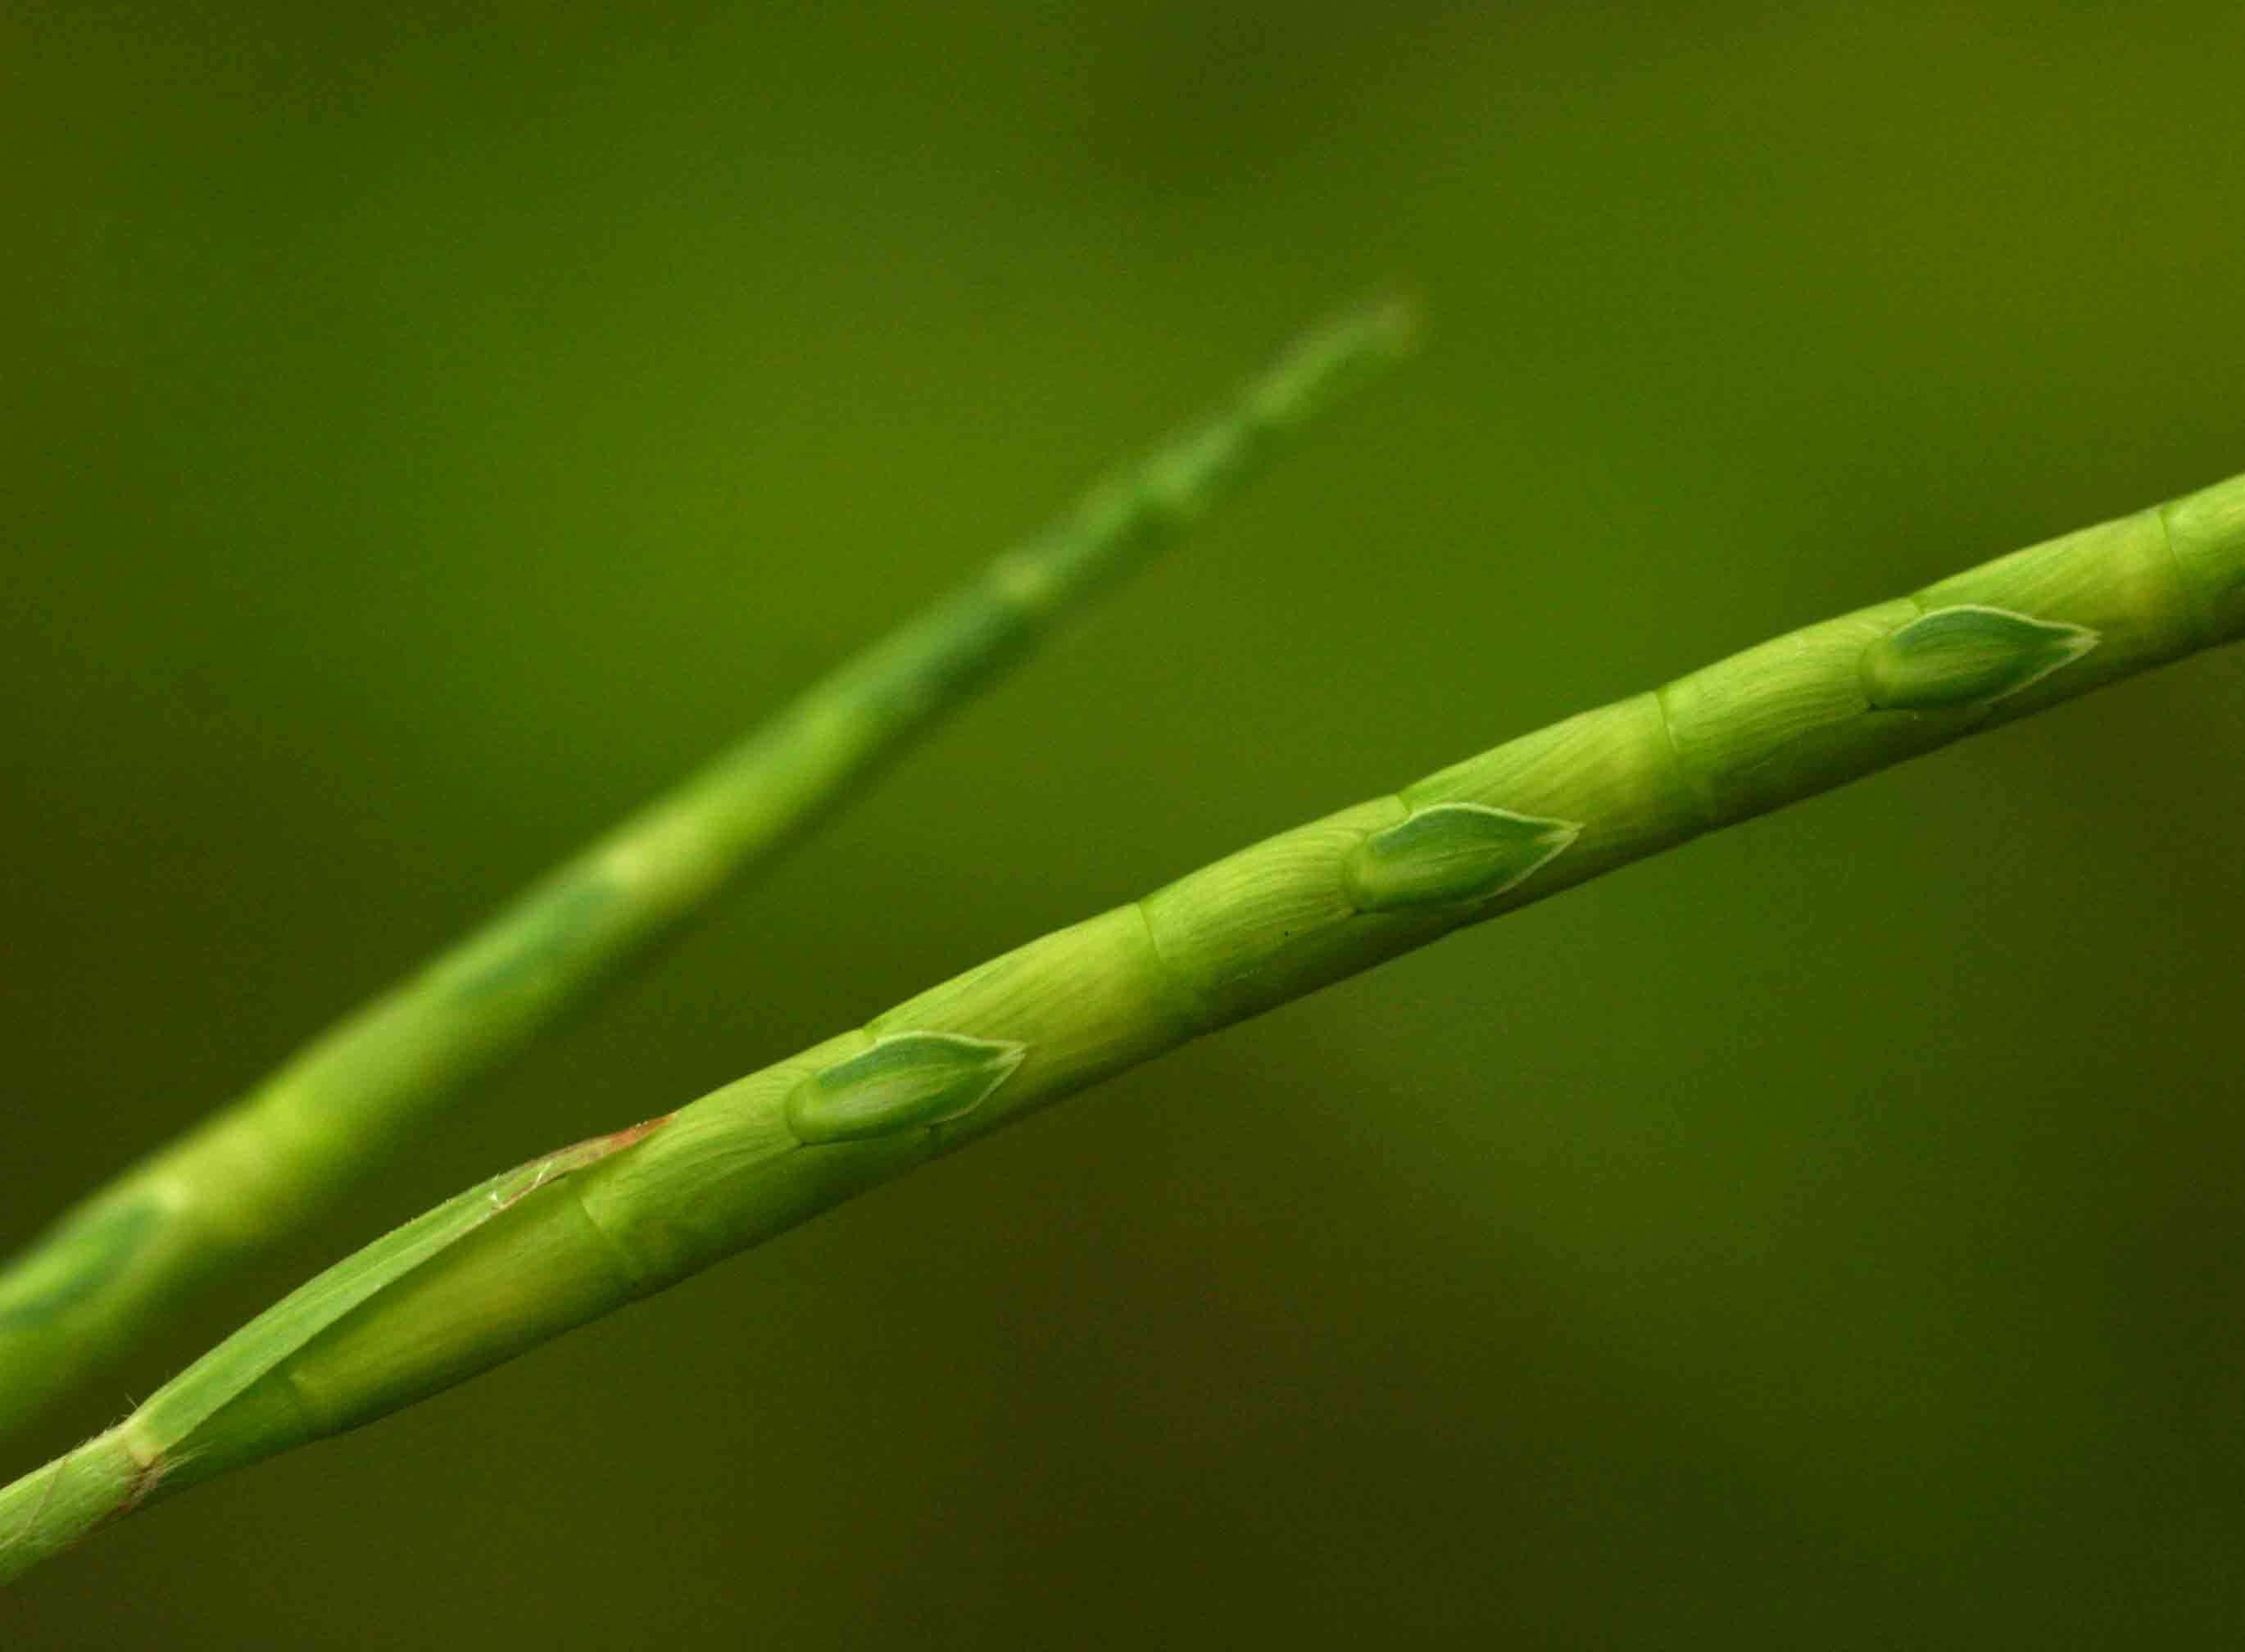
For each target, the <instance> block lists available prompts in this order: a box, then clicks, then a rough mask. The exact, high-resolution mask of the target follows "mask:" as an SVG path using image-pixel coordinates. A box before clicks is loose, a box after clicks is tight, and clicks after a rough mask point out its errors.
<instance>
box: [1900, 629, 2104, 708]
mask: <svg viewBox="0 0 2245 1652" xmlns="http://www.w3.org/2000/svg"><path fill="white" fill-rule="evenodd" d="M2097 642H2098V636H2097V633H2096V632H2094V631H2092V630H2091V629H2088V628H2087V627H2086V626H2081V625H2065V624H2061V623H2059V622H2056V621H2052V620H2038V619H2031V618H2029V617H2028V616H2027V615H2025V614H2014V613H2012V612H2011V610H2010V609H2009V608H1983V607H1981V606H1979V605H1978V604H1977V603H1963V604H1960V605H1958V606H1957V607H1955V608H1936V609H1934V610H1933V612H1931V613H1930V614H1926V615H1921V616H1919V617H1918V618H1916V619H1914V620H1912V621H1911V622H1909V624H1907V625H1905V626H1903V627H1902V629H1900V630H1898V631H1896V632H1894V633H1892V634H1891V635H1889V636H1884V637H1882V638H1881V639H1880V640H1879V641H1877V642H1874V643H1872V644H1871V646H1870V647H1869V648H1868V649H1864V650H1863V664H1862V674H1863V692H1864V693H1865V694H1866V695H1867V696H1869V698H1870V702H1871V704H1873V705H1875V706H1877V707H1879V708H1880V709H1881V710H1889V711H1920V710H1935V709H1937V708H1940V707H1943V706H1957V705H1975V704H1987V703H1988V702H1990V701H1992V700H2000V699H2002V698H2003V697H2004V696H2005V695H2007V694H2017V693H2018V691H2019V690H2021V689H2023V688H2025V687H2026V686H2027V685H2028V684H2029V683H2038V682H2040V681H2041V680H2042V679H2043V678H2044V677H2046V676H2049V675H2050V674H2051V673H2052V671H2055V670H2058V668H2059V667H2060V666H2064V665H2071V664H2072V663H2073V662H2074V661H2076V660H2078V659H2079V658H2080V657H2081V656H2083V655H2085V654H2086V653H2088V652H2089V650H2090V649H2093V648H2095V647H2096V646H2097Z"/></svg>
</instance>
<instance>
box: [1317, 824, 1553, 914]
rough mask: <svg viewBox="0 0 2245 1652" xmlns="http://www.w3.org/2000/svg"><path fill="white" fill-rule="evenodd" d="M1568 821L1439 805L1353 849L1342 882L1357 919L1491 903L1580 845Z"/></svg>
mask: <svg viewBox="0 0 2245 1652" xmlns="http://www.w3.org/2000/svg"><path fill="white" fill-rule="evenodd" d="M1581 830H1582V827H1581V826H1578V825H1577V824H1576V823H1575V822H1573V821H1571V820H1552V819H1544V818H1543V817H1541V816H1538V815H1533V814H1515V813H1514V812H1512V811H1511V810H1509V809H1492V808H1489V807H1486V806H1483V805H1482V804H1478V803H1436V804H1431V805H1429V806H1428V807H1426V808H1423V809H1417V810H1414V811H1413V812H1412V813H1411V814H1410V816H1409V817H1408V818H1407V819H1403V820H1400V821H1398V822H1397V823H1396V824H1395V825H1394V826H1389V827H1387V829H1386V830H1384V831H1380V832H1375V833H1373V834H1372V835H1371V836H1370V837H1368V838H1367V839H1365V840H1364V841H1363V842H1362V843H1360V844H1358V845H1357V846H1356V847H1355V849H1354V850H1353V851H1352V852H1351V853H1350V855H1349V857H1348V864H1347V866H1346V867H1345V868H1344V869H1343V872H1342V878H1343V880H1344V883H1345V886H1346V888H1347V890H1348V898H1349V900H1350V901H1351V902H1352V903H1353V905H1354V906H1355V908H1356V909H1357V910H1358V911H1360V912H1386V911H1389V910H1391V909H1393V908H1397V907H1423V906H1434V905H1447V904H1451V903H1454V902H1457V901H1486V900H1488V899H1489V897H1490V896H1492V895H1499V894H1503V893H1504V892H1505V891H1506V890H1507V889H1509V888H1511V887H1513V886H1514V885H1515V884H1517V883H1519V882H1520V881H1522V880H1523V879H1525V878H1527V877H1528V876H1529V874H1532V873H1533V872H1535V871H1536V868H1537V867H1541V866H1542V865H1543V863H1544V862H1545V861H1547V860H1550V859H1551V857H1552V856H1554V855H1556V854H1557V853H1559V852H1560V851H1561V850H1563V849H1564V848H1565V847H1566V846H1568V845H1569V844H1570V843H1572V842H1573V841H1574V840H1575V837H1576V834H1577V833H1579V832H1581Z"/></svg>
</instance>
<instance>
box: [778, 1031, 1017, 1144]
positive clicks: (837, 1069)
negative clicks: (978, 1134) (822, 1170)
mask: <svg viewBox="0 0 2245 1652" xmlns="http://www.w3.org/2000/svg"><path fill="white" fill-rule="evenodd" d="M1026 1055H1028V1045H1027V1044H1012V1043H1008V1042H1007V1041H1004V1040H1001V1039H994V1038H969V1037H967V1036H966V1035H965V1034H963V1033H956V1032H897V1033H891V1034H889V1035H888V1036H887V1037H884V1038H881V1039H879V1040H878V1041H877V1042H876V1043H875V1044H874V1045H873V1047H872V1049H870V1050H866V1051H865V1052H864V1053H863V1054H861V1055H855V1056H852V1057H850V1058H849V1059H848V1060H847V1061H839V1062H837V1063H835V1064H834V1065H832V1066H831V1067H827V1068H824V1069H822V1070H821V1071H817V1072H815V1073H813V1074H811V1077H809V1078H805V1079H804V1080H803V1081H802V1082H801V1083H800V1084H797V1085H796V1087H795V1088H794V1089H793V1090H791V1091H789V1092H788V1098H787V1127H788V1129H789V1130H790V1131H791V1132H794V1135H795V1139H797V1141H800V1142H806V1143H817V1142H827V1141H857V1140H859V1139H863V1138H865V1137H867V1136H885V1135H888V1134H890V1133H891V1132H895V1131H899V1130H919V1129H925V1128H926V1126H928V1125H939V1124H941V1123H943V1122H944V1120H946V1118H958V1117H960V1115H961V1114H963V1113H969V1112H973V1111H974V1109H976V1108H977V1107H979V1106H980V1105H982V1104H983V1103H984V1102H985V1101H987V1099H988V1098H989V1096H990V1092H991V1091H994V1090H995V1089H997V1087H998V1086H999V1085H1000V1084H1004V1083H1005V1082H1006V1080H1007V1078H1011V1077H1012V1076H1013V1072H1014V1068H1016V1067H1018V1066H1020V1065H1021V1058H1022V1057H1024V1056H1026Z"/></svg>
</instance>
